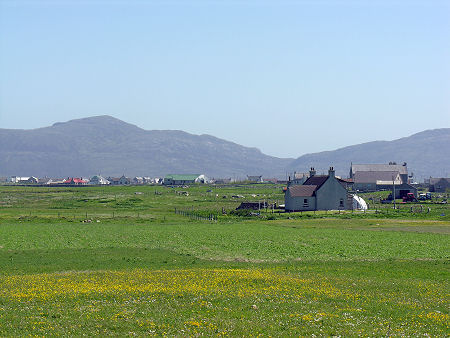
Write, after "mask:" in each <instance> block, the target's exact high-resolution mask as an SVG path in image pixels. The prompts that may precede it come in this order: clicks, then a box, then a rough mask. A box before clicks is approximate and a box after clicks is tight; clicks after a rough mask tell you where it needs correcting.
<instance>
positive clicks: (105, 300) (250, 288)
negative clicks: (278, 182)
mask: <svg viewBox="0 0 450 338" xmlns="http://www.w3.org/2000/svg"><path fill="white" fill-rule="evenodd" d="M375 266H376V265H375ZM388 266H389V265H388ZM328 268H331V267H328ZM341 268H343V267H340V264H337V266H335V267H333V268H331V269H332V270H333V271H336V270H341ZM355 268H356V270H358V267H357V266H353V267H352V266H347V269H345V270H346V274H348V273H350V274H352V272H356V271H355V270H354V269H355ZM372 268H373V267H372ZM395 268H397V269H400V271H399V272H400V275H401V274H402V272H405V271H402V270H403V269H405V268H407V267H405V266H403V267H402V265H401V264H396V265H395ZM437 268H439V267H437ZM326 270H327V268H324V267H322V268H321V269H319V271H314V272H312V271H310V269H305V267H304V266H302V265H299V266H294V267H290V268H288V269H287V268H286V266H279V267H276V268H263V269H261V268H256V267H253V268H208V269H203V268H192V269H169V270H147V269H133V270H130V271H83V272H75V271H72V272H64V273H51V274H29V275H26V276H23V275H20V276H17V275H12V276H3V277H1V278H0V283H1V284H2V286H3V288H2V291H1V292H0V296H1V300H2V304H1V308H0V318H1V320H2V321H1V325H0V333H1V334H13V335H23V334H25V333H27V334H28V333H31V334H49V333H50V334H81V333H83V334H88V335H94V334H100V335H104V334H119V333H120V334H130V335H132V334H158V335H165V334H188V335H197V334H208V335H212V334H223V335H225V334H232V335H249V334H265V335H293V334H296V335H298V334H302V335H305V334H306V335H309V334H313V333H315V334H321V335H327V336H330V335H337V334H339V335H360V334H368V335H396V334H397V335H416V334H429V335H445V334H446V333H447V332H448V331H447V330H448V328H447V325H448V319H449V318H448V312H447V309H448V299H447V291H448V289H447V288H446V286H448V285H446V284H445V282H444V281H441V282H443V283H439V282H438V281H436V280H430V279H423V280H415V279H409V278H404V277H403V278H402V277H397V278H392V279H386V278H384V277H383V276H382V271H378V276H376V277H374V276H371V277H367V276H364V277H361V276H359V277H356V276H354V275H353V276H351V277H349V276H344V275H343V274H342V273H338V274H336V275H333V274H330V273H327V272H328V271H326ZM341 272H342V271H341Z"/></svg>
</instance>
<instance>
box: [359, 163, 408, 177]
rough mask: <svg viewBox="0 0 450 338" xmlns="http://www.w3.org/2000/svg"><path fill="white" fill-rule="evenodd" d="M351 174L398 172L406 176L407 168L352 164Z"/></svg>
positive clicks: (397, 165) (400, 165) (391, 165)
mask: <svg viewBox="0 0 450 338" xmlns="http://www.w3.org/2000/svg"><path fill="white" fill-rule="evenodd" d="M351 171H352V173H353V174H354V173H356V172H358V171H398V172H399V173H400V174H401V175H402V174H408V167H407V166H406V165H403V164H352V168H351Z"/></svg>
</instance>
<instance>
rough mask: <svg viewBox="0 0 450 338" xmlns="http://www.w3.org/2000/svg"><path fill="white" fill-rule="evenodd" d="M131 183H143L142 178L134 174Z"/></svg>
mask: <svg viewBox="0 0 450 338" xmlns="http://www.w3.org/2000/svg"><path fill="white" fill-rule="evenodd" d="M132 182H133V184H136V185H141V184H144V178H143V177H141V176H135V177H134V178H133V180H132Z"/></svg>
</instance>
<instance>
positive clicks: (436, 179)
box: [430, 177, 450, 185]
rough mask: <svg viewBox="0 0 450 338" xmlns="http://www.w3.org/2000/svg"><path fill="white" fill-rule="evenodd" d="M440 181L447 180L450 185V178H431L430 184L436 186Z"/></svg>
mask: <svg viewBox="0 0 450 338" xmlns="http://www.w3.org/2000/svg"><path fill="white" fill-rule="evenodd" d="M440 180H445V181H447V182H448V183H450V178H447V177H431V178H430V184H431V185H433V184H436V183H438V182H439V181H440Z"/></svg>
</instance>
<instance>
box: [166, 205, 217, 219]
mask: <svg viewBox="0 0 450 338" xmlns="http://www.w3.org/2000/svg"><path fill="white" fill-rule="evenodd" d="M175 215H181V216H185V217H189V218H190V219H193V220H198V221H210V222H217V215H214V214H208V215H206V216H205V215H203V214H200V213H197V212H195V211H194V210H189V209H177V208H175Z"/></svg>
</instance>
